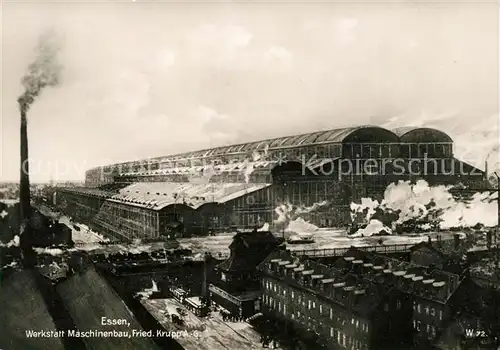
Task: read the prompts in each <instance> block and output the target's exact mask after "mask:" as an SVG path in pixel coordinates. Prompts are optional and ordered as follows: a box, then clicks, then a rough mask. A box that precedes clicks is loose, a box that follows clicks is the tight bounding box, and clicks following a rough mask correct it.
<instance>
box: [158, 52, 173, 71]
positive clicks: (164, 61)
mask: <svg viewBox="0 0 500 350" xmlns="http://www.w3.org/2000/svg"><path fill="white" fill-rule="evenodd" d="M175 58H176V55H175V53H174V52H172V51H170V50H163V51H160V52H159V53H158V54H157V56H156V63H157V64H158V66H159V68H163V69H167V68H170V67H171V66H173V65H174V63H175Z"/></svg>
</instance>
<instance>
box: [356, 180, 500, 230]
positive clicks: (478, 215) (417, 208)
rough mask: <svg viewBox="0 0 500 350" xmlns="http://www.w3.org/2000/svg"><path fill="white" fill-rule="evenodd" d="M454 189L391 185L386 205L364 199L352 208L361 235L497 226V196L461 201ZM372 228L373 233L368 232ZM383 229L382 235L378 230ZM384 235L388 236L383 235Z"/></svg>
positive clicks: (422, 184) (422, 183) (405, 183)
mask: <svg viewBox="0 0 500 350" xmlns="http://www.w3.org/2000/svg"><path fill="white" fill-rule="evenodd" d="M450 189H451V187H446V186H434V187H430V186H429V184H428V183H427V182H426V181H424V180H419V181H417V183H416V184H413V185H412V184H410V183H409V182H408V181H400V182H399V183H397V184H395V183H393V184H390V185H389V186H388V187H387V189H386V190H385V193H384V199H383V200H382V202H380V203H379V202H378V201H376V200H372V199H370V198H363V199H362V200H361V203H360V204H357V203H352V204H351V219H352V222H353V230H355V232H356V233H357V234H359V233H363V234H364V235H366V234H369V235H371V234H377V233H391V231H392V232H396V233H403V232H425V231H436V230H446V229H458V228H472V227H493V226H495V225H497V224H498V223H497V203H496V199H497V196H498V194H497V193H490V192H482V193H475V194H473V195H472V196H470V197H469V198H464V199H461V200H457V199H455V198H454V196H453V194H452V193H450ZM367 227H370V229H369V230H367V229H366V228H367ZM376 227H379V228H380V230H379V231H380V232H375V231H377V230H376V229H375V228H376ZM363 228H364V230H363V232H361V231H360V230H361V229H363ZM381 231H384V232H381Z"/></svg>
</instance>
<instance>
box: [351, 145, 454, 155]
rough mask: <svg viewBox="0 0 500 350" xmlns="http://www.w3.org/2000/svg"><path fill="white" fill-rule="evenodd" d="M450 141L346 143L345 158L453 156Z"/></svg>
mask: <svg viewBox="0 0 500 350" xmlns="http://www.w3.org/2000/svg"><path fill="white" fill-rule="evenodd" d="M452 148H453V147H452V145H451V144H450V143H409V144H404V143H403V144H383V143H382V144H366V143H351V144H344V152H343V157H344V158H350V157H360V158H399V157H403V158H423V157H424V155H427V157H437V158H440V157H451V156H452V153H453V150H452Z"/></svg>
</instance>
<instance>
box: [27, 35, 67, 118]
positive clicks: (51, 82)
mask: <svg viewBox="0 0 500 350" xmlns="http://www.w3.org/2000/svg"><path fill="white" fill-rule="evenodd" d="M60 49H61V41H60V38H59V37H58V36H57V35H56V33H55V32H54V31H49V32H47V33H45V34H44V35H42V36H41V37H40V40H39V43H38V46H37V48H36V56H35V59H34V61H33V62H32V63H31V64H30V65H29V66H28V71H27V72H26V74H25V75H24V77H23V78H22V80H21V82H22V84H23V87H24V92H23V94H22V95H21V96H19V98H18V102H19V108H20V110H21V113H26V112H27V111H28V110H29V108H30V107H31V105H32V104H33V102H35V100H36V98H37V97H38V96H39V95H40V93H41V92H42V90H43V89H44V88H45V87H47V86H56V85H58V84H59V82H60V77H61V71H62V66H61V65H60V64H59V62H58V60H57V56H58V54H59V51H60Z"/></svg>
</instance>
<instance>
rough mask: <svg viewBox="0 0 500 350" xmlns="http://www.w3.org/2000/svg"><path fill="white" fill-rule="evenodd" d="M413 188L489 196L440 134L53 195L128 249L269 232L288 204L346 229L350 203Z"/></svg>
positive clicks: (249, 151)
mask: <svg viewBox="0 0 500 350" xmlns="http://www.w3.org/2000/svg"><path fill="white" fill-rule="evenodd" d="M416 179H425V180H426V181H427V182H428V183H429V184H431V185H435V184H446V185H458V184H460V185H461V186H460V187H461V188H469V189H470V190H473V191H476V190H478V189H483V188H485V187H486V180H485V177H484V172H482V171H480V170H478V169H476V168H474V167H473V166H471V165H469V164H466V163H464V162H462V161H460V160H458V159H456V158H455V157H454V154H453V140H452V139H451V138H450V137H449V136H448V135H447V134H445V133H444V132H442V131H439V130H436V129H431V128H399V129H395V130H392V131H391V130H388V129H385V128H382V127H377V126H358V127H351V128H343V129H335V130H328V131H319V132H314V133H308V134H302V135H296V136H288V137H280V138H275V139H268V140H262V141H257V142H250V143H244V144H238V145H232V146H226V147H217V148H211V149H206V150H201V151H197V152H188V153H182V154H177V155H173V156H168V157H162V158H154V159H147V160H143V161H136V162H128V163H120V164H113V165H108V166H105V167H99V168H94V169H90V170H88V171H87V172H86V178H85V184H86V187H85V188H63V189H59V190H58V192H57V196H56V198H55V200H56V201H57V202H59V204H60V205H63V206H66V208H68V210H69V209H71V210H69V212H70V215H84V216H85V220H86V221H85V223H88V224H89V225H90V226H95V227H97V229H98V230H99V231H104V232H106V233H108V234H109V235H111V236H113V237H117V238H119V239H128V240H130V239H133V238H155V237H160V236H168V235H171V234H175V235H178V234H180V235H186V234H187V235H189V234H207V233H210V232H214V231H224V230H234V229H253V228H255V227H260V226H262V225H263V224H264V223H266V222H267V223H272V222H273V219H274V218H275V216H276V214H275V212H274V211H275V208H276V207H277V206H278V205H279V204H284V203H287V204H291V205H295V206H298V207H310V206H313V205H314V204H318V203H323V204H322V205H320V206H317V207H316V208H315V210H312V211H307V213H306V212H305V213H304V214H303V215H301V216H302V218H303V219H305V220H308V221H310V222H311V223H313V224H315V225H317V226H319V227H332V226H344V225H346V224H347V223H349V222H350V215H349V213H350V204H351V203H352V202H356V201H359V199H360V198H363V197H372V198H376V199H377V198H380V197H381V196H383V192H384V190H385V188H386V187H387V185H388V184H390V183H392V182H395V181H398V180H416ZM77 208H78V210H80V211H81V210H82V209H83V211H82V212H83V213H85V214H76V209H77ZM71 213H73V214H71Z"/></svg>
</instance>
